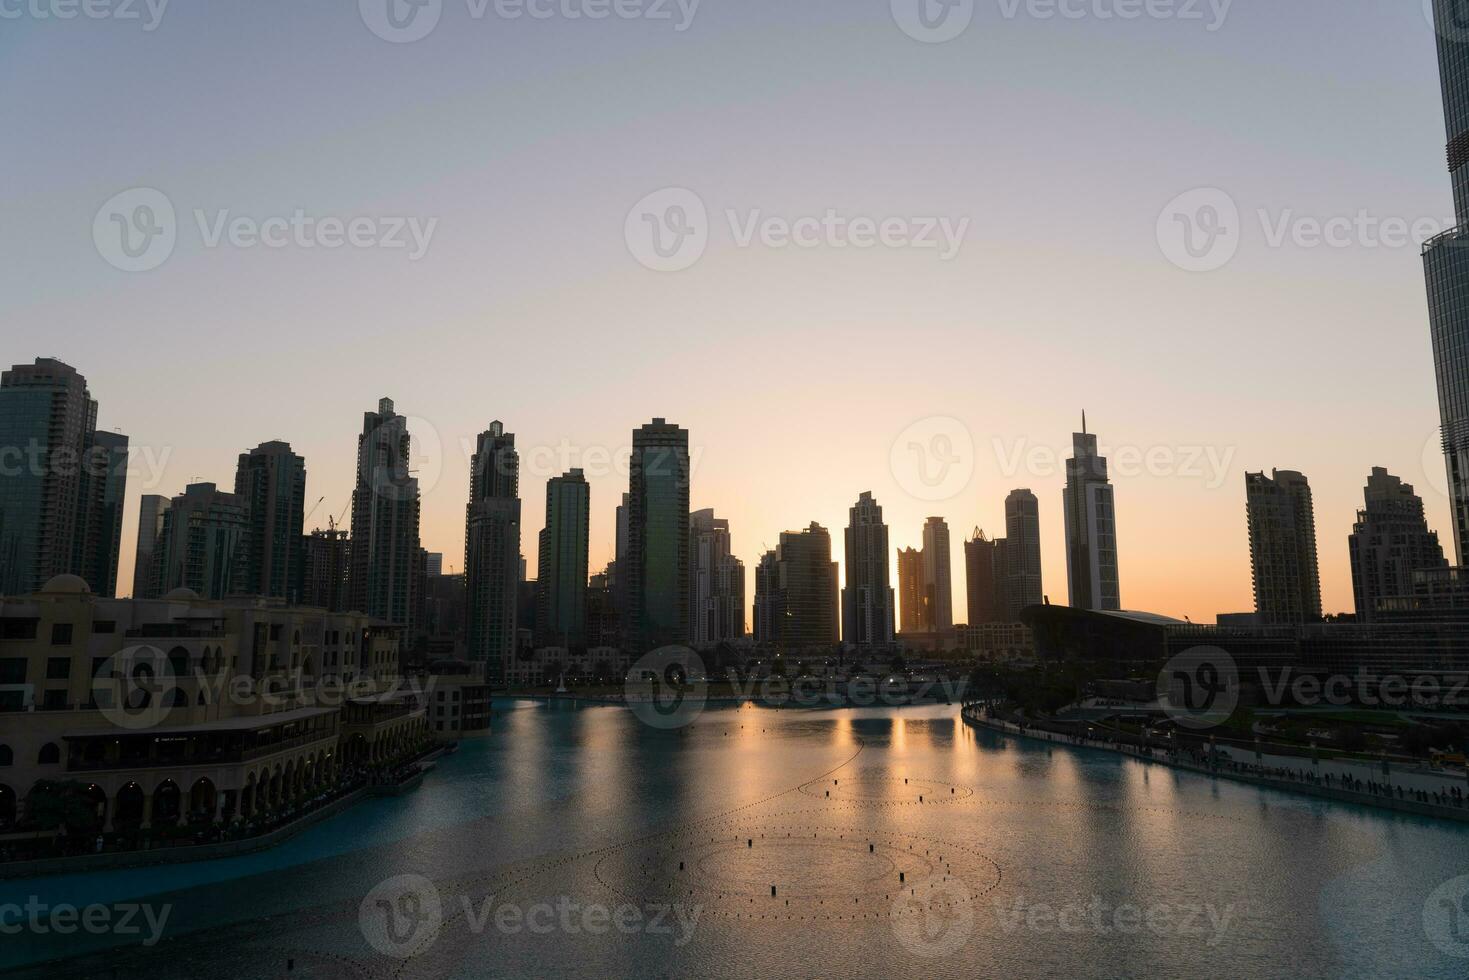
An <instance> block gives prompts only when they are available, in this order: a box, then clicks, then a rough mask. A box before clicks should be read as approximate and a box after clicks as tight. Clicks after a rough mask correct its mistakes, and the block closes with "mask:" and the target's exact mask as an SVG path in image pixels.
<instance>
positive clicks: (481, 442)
mask: <svg viewBox="0 0 1469 980" xmlns="http://www.w3.org/2000/svg"><path fill="white" fill-rule="evenodd" d="M353 547H354V549H355V547H356V545H355V544H354V545H353ZM520 580H521V568H520V456H519V454H518V453H517V452H516V451H515V436H514V435H512V434H510V433H507V432H506V431H505V426H504V425H503V424H502V423H500V422H491V423H490V427H489V429H487V430H486V431H484V432H482V433H480V435H479V438H478V439H477V440H476V442H475V452H474V456H473V458H472V459H471V460H470V477H469V504H468V506H467V507H466V508H465V529H464V590H465V614H464V618H465V641H466V648H467V650H468V655H469V659H470V660H472V661H478V662H481V663H483V664H485V676H486V677H487V678H488V679H489V682H490V684H491V685H494V686H497V687H498V686H503V685H504V684H505V683H506V679H507V678H508V677H509V676H510V671H511V667H512V661H513V660H514V658H515V655H516V649H517V642H518V641H517V630H518V629H520V628H522V627H529V628H533V627H532V622H533V619H532V617H521V616H520V615H519V609H518V604H519V601H520V595H521V585H520ZM529 596H530V605H531V606H532V607H533V606H534V605H535V590H534V587H533V586H532V587H531V588H530V590H529ZM522 620H529V621H526V622H523V621H522Z"/></svg>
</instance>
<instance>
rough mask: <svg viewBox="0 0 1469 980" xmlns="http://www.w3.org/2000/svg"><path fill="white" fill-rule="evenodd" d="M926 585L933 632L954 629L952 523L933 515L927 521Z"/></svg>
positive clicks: (924, 577)
mask: <svg viewBox="0 0 1469 980" xmlns="http://www.w3.org/2000/svg"><path fill="white" fill-rule="evenodd" d="M923 586H924V590H925V593H926V595H927V597H928V608H929V630H928V631H929V632H931V633H940V634H944V633H951V632H953V630H954V573H953V565H952V559H951V556H950V553H949V525H948V524H947V523H946V522H945V521H944V519H943V518H942V517H930V518H929V519H928V521H927V523H925V524H924V525H923Z"/></svg>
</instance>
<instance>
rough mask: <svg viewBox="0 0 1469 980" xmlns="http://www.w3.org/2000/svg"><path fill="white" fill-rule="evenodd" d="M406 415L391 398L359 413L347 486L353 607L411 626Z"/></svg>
mask: <svg viewBox="0 0 1469 980" xmlns="http://www.w3.org/2000/svg"><path fill="white" fill-rule="evenodd" d="M410 454H411V443H410V436H409V434H408V420H407V419H406V418H404V417H403V416H401V415H399V414H398V413H397V411H395V410H394V407H393V400H392V399H391V398H384V399H381V400H380V401H379V402H378V405H377V411H376V412H365V413H363V416H362V434H361V435H360V436H358V437H357V485H356V487H354V488H353V490H352V566H351V567H352V571H351V575H350V579H349V581H350V586H349V589H348V594H349V605H350V606H351V608H352V610H353V611H356V612H365V613H367V614H368V615H369V616H375V617H377V618H378V619H381V620H384V621H386V622H389V623H392V624H393V625H394V626H398V627H401V628H402V629H405V630H412V628H413V625H414V623H413V613H414V610H415V609H417V607H418V601H417V598H418V597H417V595H416V592H415V590H416V587H417V584H418V581H419V578H418V575H417V569H418V552H419V545H418V508H419V497H418V480H417V479H415V478H414V477H413V475H412V474H411V473H410V464H409V460H410V458H411V457H410Z"/></svg>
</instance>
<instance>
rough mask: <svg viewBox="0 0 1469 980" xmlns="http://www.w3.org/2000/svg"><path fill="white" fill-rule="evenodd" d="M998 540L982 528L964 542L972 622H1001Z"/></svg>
mask: <svg viewBox="0 0 1469 980" xmlns="http://www.w3.org/2000/svg"><path fill="white" fill-rule="evenodd" d="M996 551H997V548H996V542H994V541H991V540H990V539H989V538H987V537H985V534H984V532H983V531H982V530H980V529H979V528H975V529H974V536H973V537H971V538H970V539H969V540H968V541H965V542H964V584H965V587H966V591H967V593H968V596H969V625H970V626H984V625H987V624H989V623H998V622H1001V615H1000V614H1001V602H1000V596H999V593H998V592H997V591H996V588H995V584H996V582H997V576H996V574H995V572H996V568H997V567H998V566H997V564H996V561H997V555H996Z"/></svg>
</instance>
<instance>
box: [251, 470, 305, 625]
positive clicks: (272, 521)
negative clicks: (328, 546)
mask: <svg viewBox="0 0 1469 980" xmlns="http://www.w3.org/2000/svg"><path fill="white" fill-rule="evenodd" d="M235 495H236V496H238V497H240V498H242V499H243V500H244V501H245V506H246V507H247V508H248V510H249V514H250V547H249V552H248V554H247V555H246V559H245V578H244V581H243V582H242V583H241V585H242V586H243V588H244V590H245V591H249V592H253V593H255V594H256V595H262V596H268V597H270V598H275V599H286V600H288V601H290V602H292V603H299V602H300V601H301V597H302V592H303V587H302V576H303V575H304V574H305V556H304V554H303V553H302V549H303V546H304V542H303V539H302V530H303V527H304V525H305V522H306V460H304V459H302V458H301V457H300V456H297V455H296V454H295V453H294V452H292V451H291V445H290V443H287V442H263V443H261V444H260V445H259V446H257V447H255V448H254V449H252V450H250V451H249V452H247V453H241V454H240V460H239V464H238V466H237V467H236V469H235Z"/></svg>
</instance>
